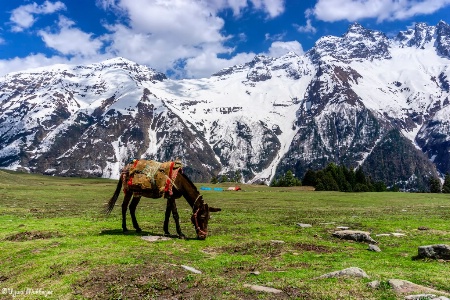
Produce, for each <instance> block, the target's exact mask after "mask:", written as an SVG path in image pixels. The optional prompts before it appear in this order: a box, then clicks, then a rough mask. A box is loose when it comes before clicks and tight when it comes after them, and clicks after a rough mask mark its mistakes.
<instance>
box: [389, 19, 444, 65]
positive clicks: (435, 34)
mask: <svg viewBox="0 0 450 300" xmlns="http://www.w3.org/2000/svg"><path fill="white" fill-rule="evenodd" d="M395 40H396V41H397V42H398V43H399V45H400V47H414V48H417V49H425V48H427V47H436V50H437V52H438V53H439V54H440V55H443V56H445V57H448V58H450V26H449V25H448V24H447V23H446V22H444V21H440V22H439V23H438V24H437V25H436V26H429V25H427V24H426V23H416V25H415V26H414V29H408V30H406V31H400V32H399V34H398V35H397V37H396V38H395Z"/></svg>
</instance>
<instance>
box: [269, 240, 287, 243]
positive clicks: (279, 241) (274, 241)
mask: <svg viewBox="0 0 450 300" xmlns="http://www.w3.org/2000/svg"><path fill="white" fill-rule="evenodd" d="M270 243H271V244H284V243H285V241H282V240H270Z"/></svg>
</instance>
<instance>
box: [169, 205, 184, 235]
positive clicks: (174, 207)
mask: <svg viewBox="0 0 450 300" xmlns="http://www.w3.org/2000/svg"><path fill="white" fill-rule="evenodd" d="M172 202H173V203H172V216H173V219H174V220H175V226H176V228H177V233H178V237H179V238H180V239H184V238H186V236H185V235H184V234H183V233H182V232H181V227H180V216H179V215H178V209H177V204H176V203H175V199H173V201H172Z"/></svg>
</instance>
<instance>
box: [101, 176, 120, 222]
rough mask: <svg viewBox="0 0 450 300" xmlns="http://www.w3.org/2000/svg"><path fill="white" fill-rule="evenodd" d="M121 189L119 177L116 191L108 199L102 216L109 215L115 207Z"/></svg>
mask: <svg viewBox="0 0 450 300" xmlns="http://www.w3.org/2000/svg"><path fill="white" fill-rule="evenodd" d="M121 189H122V176H120V179H119V182H118V183H117V187H116V191H115V192H114V195H113V196H112V197H111V199H109V201H108V203H107V204H105V207H104V210H103V212H104V214H105V215H107V216H108V215H109V214H110V213H111V211H112V210H113V208H114V205H116V201H117V198H119V195H120V190H121Z"/></svg>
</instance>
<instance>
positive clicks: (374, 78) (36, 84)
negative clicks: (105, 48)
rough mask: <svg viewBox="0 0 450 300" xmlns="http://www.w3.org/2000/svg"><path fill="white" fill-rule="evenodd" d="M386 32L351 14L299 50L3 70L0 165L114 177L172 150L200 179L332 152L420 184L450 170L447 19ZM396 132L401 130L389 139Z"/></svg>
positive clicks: (299, 169)
mask: <svg viewBox="0 0 450 300" xmlns="http://www.w3.org/2000/svg"><path fill="white" fill-rule="evenodd" d="M449 28H450V27H449V25H447V24H446V23H445V22H440V23H439V24H438V25H437V26H428V25H426V24H423V23H418V24H417V25H416V27H415V28H414V29H411V30H408V31H404V32H400V33H399V34H398V35H397V37H396V38H395V39H389V38H387V37H386V36H385V35H384V34H383V33H381V32H378V31H374V30H370V29H366V28H363V27H362V26H361V25H359V24H352V25H350V26H349V29H348V31H347V32H346V33H345V34H344V35H343V36H341V37H331V36H327V37H323V38H321V39H319V40H318V41H317V43H316V45H315V47H314V48H313V49H311V50H310V51H309V52H307V53H306V54H305V55H303V56H298V55H296V54H293V53H289V54H287V55H285V56H283V57H280V58H271V57H266V56H262V55H259V56H256V57H255V58H254V59H253V60H252V61H251V62H248V63H246V64H243V65H238V66H233V67H230V68H227V69H224V70H222V71H220V72H218V73H216V74H214V75H213V76H211V77H210V78H203V79H192V80H179V81H176V80H170V79H167V78H166V77H165V75H164V74H161V73H158V72H156V71H154V70H152V69H149V68H147V67H145V66H140V65H138V64H136V63H133V62H131V61H128V60H126V59H123V58H116V59H112V60H108V61H105V62H102V63H98V64H93V65H86V66H68V65H56V66H52V67H48V68H42V69H37V70H31V71H28V72H21V73H13V74H9V75H7V76H5V77H3V78H0V90H1V93H0V124H1V127H0V166H1V167H4V168H10V169H22V170H27V171H30V172H39V173H46V174H56V175H65V176H102V177H112V178H117V176H118V173H119V170H120V168H121V166H123V165H124V164H125V163H126V162H127V161H128V160H130V159H132V158H140V157H142V158H149V159H157V160H161V161H164V160H170V159H176V158H180V159H182V161H183V162H184V164H185V165H186V167H185V171H186V172H187V173H188V174H189V175H190V176H191V177H192V178H193V180H196V181H207V180H209V179H210V178H211V176H217V175H222V174H224V175H229V176H233V174H234V173H235V172H236V171H239V172H240V173H241V174H242V175H243V180H245V181H250V182H259V181H262V182H266V183H268V182H269V181H270V180H271V179H272V178H273V177H274V176H276V174H280V173H283V172H286V171H287V170H292V171H293V172H294V173H295V175H296V176H298V177H301V176H303V174H304V173H305V172H306V170H307V169H308V168H313V169H314V168H322V167H324V166H326V164H328V163H329V162H334V163H337V164H340V163H344V164H346V165H347V166H352V167H356V166H358V165H361V166H362V167H363V168H364V169H365V171H366V172H367V173H369V174H370V175H371V176H372V177H373V178H374V179H376V180H384V181H385V182H386V183H388V184H390V185H392V184H395V183H397V184H399V185H401V186H402V187H404V188H405V189H409V188H414V187H418V186H420V187H421V188H422V187H425V186H426V182H427V180H428V178H429V177H431V176H437V174H438V173H437V172H436V171H438V172H439V173H440V174H445V173H446V172H449V171H450V157H449V153H450V142H449V140H450V124H449V121H448V119H449V118H448V116H449V115H450V111H449V107H450V106H449V104H450V101H449V94H450V88H449V86H450V84H449V78H450V69H449V67H448V66H449V62H450V56H449V53H450V29H449ZM394 141H397V142H394Z"/></svg>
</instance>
